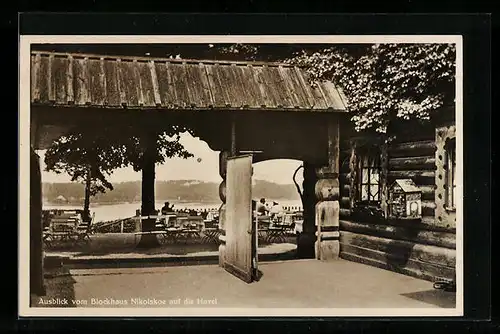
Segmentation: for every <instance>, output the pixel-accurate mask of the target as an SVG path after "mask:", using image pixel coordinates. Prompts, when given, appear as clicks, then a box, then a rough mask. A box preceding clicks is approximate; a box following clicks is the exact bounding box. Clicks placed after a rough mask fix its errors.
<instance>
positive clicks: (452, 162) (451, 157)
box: [445, 139, 457, 209]
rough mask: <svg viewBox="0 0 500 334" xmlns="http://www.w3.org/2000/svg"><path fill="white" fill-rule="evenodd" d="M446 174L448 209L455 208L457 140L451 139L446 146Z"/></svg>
mask: <svg viewBox="0 0 500 334" xmlns="http://www.w3.org/2000/svg"><path fill="white" fill-rule="evenodd" d="M445 155H446V160H445V172H446V183H445V188H446V207H447V208H448V209H454V208H455V200H456V198H455V197H456V190H455V189H456V185H457V184H456V178H455V175H456V145H455V139H449V140H447V142H446V145H445Z"/></svg>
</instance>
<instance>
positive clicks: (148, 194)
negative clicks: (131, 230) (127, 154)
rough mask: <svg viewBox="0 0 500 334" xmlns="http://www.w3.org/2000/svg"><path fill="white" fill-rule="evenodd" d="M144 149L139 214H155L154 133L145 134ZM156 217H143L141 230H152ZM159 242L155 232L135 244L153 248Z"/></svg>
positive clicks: (144, 235) (139, 246) (144, 236)
mask: <svg viewBox="0 0 500 334" xmlns="http://www.w3.org/2000/svg"><path fill="white" fill-rule="evenodd" d="M143 138H144V140H146V141H147V142H146V149H145V152H144V156H143V163H142V204H141V215H142V216H147V215H155V214H156V211H155V156H156V134H146V135H145V137H143ZM155 225H156V219H155V218H152V219H143V220H142V232H150V231H154V229H155ZM159 245H160V243H159V242H158V239H157V237H156V235H155V234H143V235H142V236H141V240H140V241H139V243H138V244H137V247H138V248H153V247H157V246H159Z"/></svg>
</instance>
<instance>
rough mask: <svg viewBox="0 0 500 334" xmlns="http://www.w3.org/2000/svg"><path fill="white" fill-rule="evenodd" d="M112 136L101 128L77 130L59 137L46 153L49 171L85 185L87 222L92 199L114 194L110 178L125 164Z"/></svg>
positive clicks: (84, 212) (84, 211)
mask: <svg viewBox="0 0 500 334" xmlns="http://www.w3.org/2000/svg"><path fill="white" fill-rule="evenodd" d="M109 133H110V131H106V129H102V128H101V129H99V131H92V130H91V128H88V127H78V128H75V129H73V130H72V132H71V133H69V134H67V135H64V136H61V137H59V138H58V139H57V140H56V141H54V142H53V143H52V145H51V146H50V147H49V149H48V150H47V152H46V153H45V164H46V170H47V171H53V172H55V173H57V174H60V173H63V172H65V173H66V174H68V175H69V176H70V177H71V181H74V182H75V181H76V182H81V183H84V184H85V201H84V207H83V219H84V220H85V221H88V220H89V216H90V197H91V196H95V195H96V194H98V193H104V192H106V190H113V185H112V184H111V183H110V182H109V181H108V180H107V176H109V175H111V174H112V172H113V171H114V170H115V169H116V168H120V167H124V166H125V164H126V161H125V160H124V152H123V150H121V149H120V146H116V145H115V146H113V144H112V143H113V142H112V140H110V137H109Z"/></svg>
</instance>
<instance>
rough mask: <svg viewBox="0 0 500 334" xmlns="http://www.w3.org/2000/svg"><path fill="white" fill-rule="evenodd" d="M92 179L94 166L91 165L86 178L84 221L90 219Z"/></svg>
mask: <svg viewBox="0 0 500 334" xmlns="http://www.w3.org/2000/svg"><path fill="white" fill-rule="evenodd" d="M91 180H92V167H91V166H90V165H89V167H88V170H87V179H86V180H85V201H84V203H83V217H82V218H83V221H84V222H88V221H90V182H91Z"/></svg>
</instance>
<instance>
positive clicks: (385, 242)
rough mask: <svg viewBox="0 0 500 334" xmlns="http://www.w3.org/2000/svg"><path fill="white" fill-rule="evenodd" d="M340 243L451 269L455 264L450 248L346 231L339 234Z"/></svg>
mask: <svg viewBox="0 0 500 334" xmlns="http://www.w3.org/2000/svg"><path fill="white" fill-rule="evenodd" d="M340 242H341V243H343V244H347V245H353V246H359V247H363V248H368V249H373V250H376V251H380V252H384V253H387V254H392V255H395V256H402V257H405V258H407V259H415V260H419V261H423V262H427V263H433V264H437V265H440V266H447V267H451V268H454V267H455V263H456V258H455V255H456V251H455V250H454V249H450V248H444V247H438V246H433V245H423V244H418V243H415V242H409V241H405V240H394V239H389V238H383V237H378V236H371V235H365V234H359V233H352V232H347V231H344V232H342V233H341V236H340Z"/></svg>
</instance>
